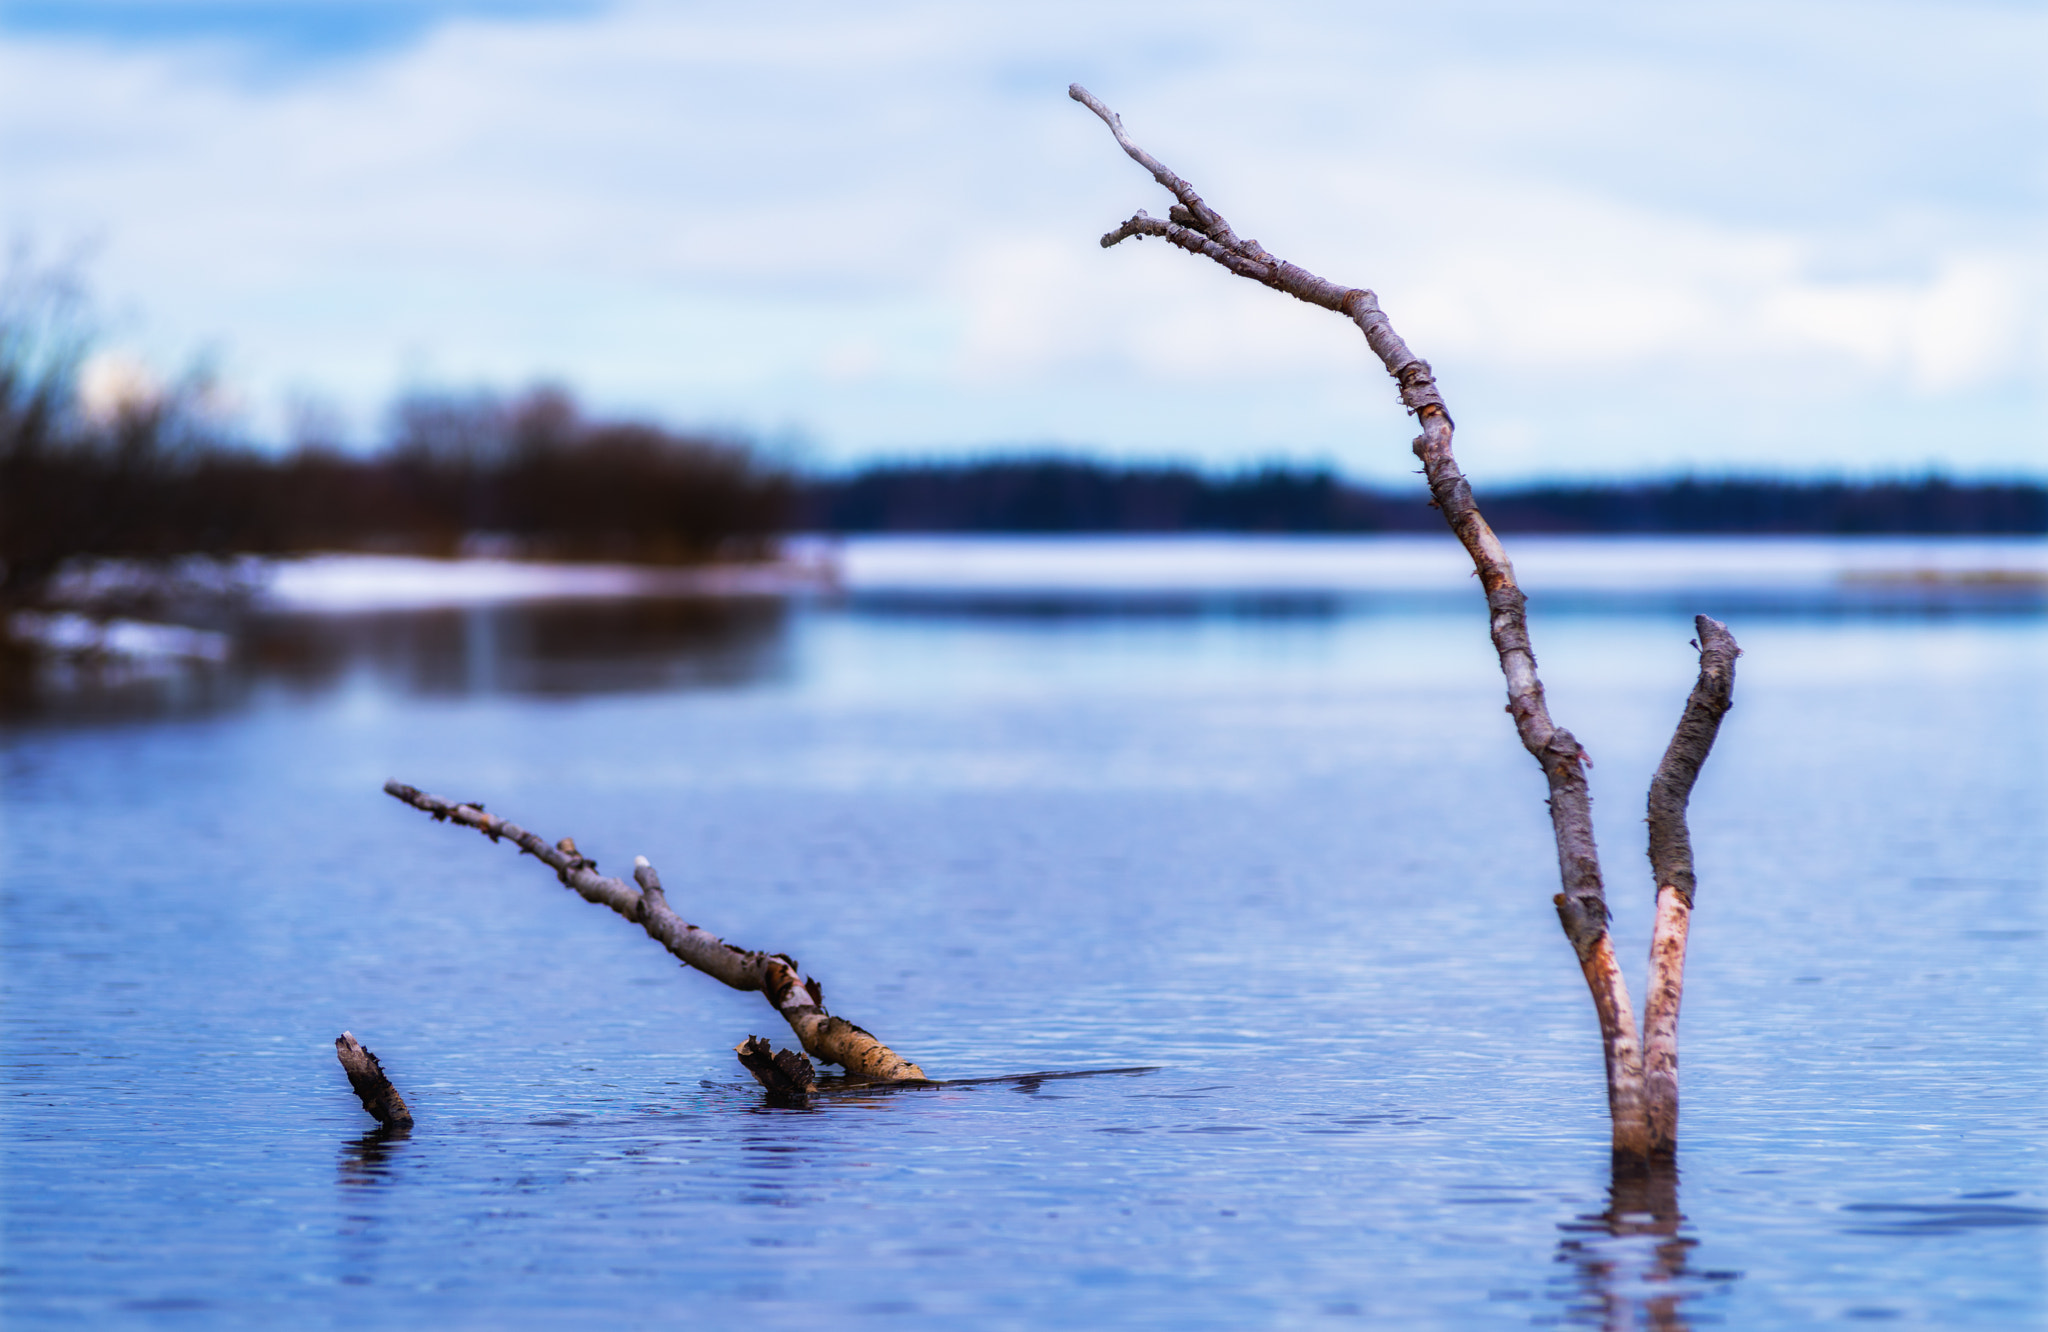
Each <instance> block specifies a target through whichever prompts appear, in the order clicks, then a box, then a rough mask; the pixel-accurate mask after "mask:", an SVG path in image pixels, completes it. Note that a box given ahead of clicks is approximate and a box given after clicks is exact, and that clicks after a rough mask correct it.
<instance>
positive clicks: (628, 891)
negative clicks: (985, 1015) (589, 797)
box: [384, 781, 927, 1082]
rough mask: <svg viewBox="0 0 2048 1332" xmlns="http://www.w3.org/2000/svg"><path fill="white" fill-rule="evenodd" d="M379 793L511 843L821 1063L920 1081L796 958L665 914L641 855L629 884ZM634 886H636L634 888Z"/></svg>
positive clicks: (434, 801)
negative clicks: (831, 1007) (755, 998)
mask: <svg viewBox="0 0 2048 1332" xmlns="http://www.w3.org/2000/svg"><path fill="white" fill-rule="evenodd" d="M384 791H385V794H387V795H390V796H393V797H395V798H396V799H399V800H403V801H404V802H405V803H406V804H408V805H411V806H412V807H413V808H415V809H420V810H424V811H426V812H427V813H429V814H431V815H433V816H434V819H435V821H436V822H445V821H453V822H455V823H460V824H463V825H464V826H466V827H470V828H475V829H476V830H477V831H478V832H481V833H482V834H483V835H484V836H486V837H488V838H490V839H491V840H492V841H494V842H496V841H499V840H505V841H509V842H511V843H512V844H513V845H514V846H516V847H518V848H519V849H520V850H521V851H522V852H524V853H525V854H527V855H530V856H532V857H534V858H535V859H537V860H539V861H540V862H541V863H542V864H544V865H546V866H548V868H550V869H552V870H554V871H555V877H556V878H557V879H559V880H561V882H562V884H563V885H564V886H565V887H568V888H570V889H573V890H574V891H575V892H576V893H578V894H579V895H581V896H582V897H583V898H584V899H585V900H586V901H590V902H595V903H597V904H598V905H600V906H607V907H610V908H611V909H612V910H613V911H616V912H618V913H619V914H620V915H621V916H624V917H625V918H626V919H627V920H630V921H632V922H633V923H634V924H636V925H639V926H640V927H641V928H642V929H644V930H646V931H647V934H648V936H649V937H650V938H652V939H654V941H655V942H657V943H659V944H660V945H661V946H662V947H664V948H666V949H668V951H669V952H671V953H673V954H674V955H675V956H676V957H677V958H679V959H681V960H682V962H683V964H684V965H685V966H688V967H692V968H694V969H695V970H698V971H701V972H703V973H704V974H705V975H707V976H710V977H711V978H712V979H714V980H718V981H722V982H724V983H725V984H727V985H730V986H731V987H732V988H733V989H735V990H759V991H760V992H761V993H762V994H763V995H764V996H766V998H767V1000H768V1002H769V1003H770V1004H772V1005H774V1007H775V1011H776V1012H778V1013H780V1014H781V1015H782V1017H783V1020H784V1021H786V1022H788V1023H789V1026H790V1030H791V1031H793V1032H795V1033H796V1038H797V1040H798V1041H799V1042H800V1043H801V1044H802V1045H803V1048H804V1049H805V1050H806V1051H807V1052H808V1053H809V1054H810V1055H811V1056H812V1057H813V1058H815V1059H817V1060H818V1061H819V1062H821V1063H826V1064H837V1065H838V1066H839V1067H841V1068H843V1069H845V1070H846V1072H847V1074H848V1076H850V1077H853V1078H857V1079H861V1080H863V1081H868V1082H923V1081H926V1080H927V1079H926V1078H925V1075H924V1070H923V1069H921V1068H919V1067H918V1066H917V1065H916V1064H913V1063H911V1062H910V1061H909V1060H908V1059H905V1058H904V1057H903V1056H901V1055H899V1054H897V1053H896V1052H895V1051H894V1050H891V1049H890V1048H889V1047H888V1046H886V1045H884V1044H882V1043H881V1042H880V1041H878V1040H876V1039H875V1038H874V1037H873V1036H872V1035H870V1034H869V1033H868V1032H867V1031H865V1030H863V1029H862V1028H860V1027H857V1026H855V1025H854V1024H853V1023H851V1022H848V1021H847V1020H846V1019H845V1018H842V1017H834V1016H832V1015H831V1014H830V1013H828V1012H826V1011H825V987H824V986H822V985H820V984H819V983H818V982H817V980H815V979H814V978H812V977H808V976H806V975H804V974H803V970H802V969H801V968H800V967H799V966H798V965H797V961H796V959H795V958H793V957H790V956H789V955H788V954H786V953H758V952H753V951H750V950H748V949H744V948H735V947H734V946H733V945H731V944H729V943H727V942H725V940H723V939H721V938H719V937H718V936H717V935H715V934H712V933H710V932H709V931H707V930H701V929H699V928H697V927H696V926H695V925H692V924H690V923H689V922H688V921H686V920H684V919H683V918H682V917H681V916H678V915H677V914H676V913H675V912H674V911H673V910H671V909H670V908H669V904H668V897H667V895H666V894H665V893H664V892H663V891H662V887H661V876H660V875H658V874H656V873H655V870H654V866H653V865H651V864H649V863H648V862H647V858H646V857H645V856H640V857H637V858H636V859H635V860H634V869H633V878H634V881H635V882H634V883H627V882H625V881H624V880H622V879H615V878H611V877H609V876H607V875H601V874H599V873H598V872H597V862H596V861H594V860H591V859H589V858H588V857H586V856H584V855H583V854H582V853H581V852H579V851H578V850H577V849H576V843H575V842H574V841H573V840H572V839H570V838H567V837H564V838H562V839H561V840H560V841H559V842H556V843H555V844H554V845H552V846H550V845H549V844H548V842H547V841H546V839H544V838H542V837H541V836H540V835H539V834H538V833H533V832H529V831H527V830H526V829H524V828H521V827H520V826H519V825H518V824H515V823H510V822H508V821H506V820H504V819H501V818H499V817H498V816H497V815H495V814H489V813H486V812H485V811H484V807H483V806H482V805H480V804H459V803H456V802H453V801H448V800H443V799H442V798H441V797H439V796H435V795H428V794H426V793H425V792H423V791H421V790H420V789H419V788H417V787H413V786H407V785H406V784H405V783H403V782H398V781H389V782H386V783H384ZM636 884H637V886H636Z"/></svg>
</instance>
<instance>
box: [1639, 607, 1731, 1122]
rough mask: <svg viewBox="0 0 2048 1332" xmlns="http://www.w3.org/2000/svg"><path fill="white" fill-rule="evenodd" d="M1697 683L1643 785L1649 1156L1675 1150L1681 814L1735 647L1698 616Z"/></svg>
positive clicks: (1686, 918)
mask: <svg viewBox="0 0 2048 1332" xmlns="http://www.w3.org/2000/svg"><path fill="white" fill-rule="evenodd" d="M1693 623H1694V625H1695V626H1696V627H1697V628H1698V629H1699V635H1700V636H1699V639H1698V640H1697V641H1698V643H1699V649H1700V678H1699V683H1697V684H1695V685H1694V686H1693V689H1692V696H1691V697H1690V698H1688V699H1686V701H1685V713H1684V715H1683V716H1681V717H1680V718H1679V720H1678V730H1677V733H1676V734H1674V735H1673V736H1672V737H1671V744H1670V747H1669V748H1667V749H1666V750H1665V751H1664V761H1663V762H1662V763H1659V764H1658V765H1657V775H1656V776H1655V777H1653V778H1651V779H1650V818H1649V822H1650V870H1651V873H1652V874H1653V875H1654V876H1655V878H1656V883H1657V926H1656V930H1655V933H1654V934H1653V935H1652V936H1651V939H1650V987H1649V989H1650V992H1649V994H1648V995H1647V996H1646V997H1645V998H1644V1000H1643V1090H1644V1094H1645V1098H1646V1100H1647V1102H1648V1105H1647V1114H1648V1117H1649V1130H1650V1146H1651V1150H1652V1151H1655V1152H1658V1153H1667V1152H1670V1151H1672V1150H1673V1149H1674V1148H1676V1146H1677V1145H1678V1005H1679V999H1680V997H1681V996H1682V994H1683V992H1684V989H1685V941H1686V934H1687V931H1688V930H1689V929H1690V927H1691V924H1692V894H1693V886H1694V884H1693V874H1692V836H1691V834H1690V833H1689V832H1688V831H1687V829H1686V826H1685V807H1686V804H1687V802H1688V801H1689V800H1690V799H1691V798H1692V784H1693V782H1694V781H1695V780H1696V779H1697V778H1698V777H1699V775H1700V765H1701V764H1703V763H1705V762H1706V761H1707V753H1708V751H1710V750H1712V749H1713V747H1714V736H1715V735H1716V734H1717V733H1718V732H1719V731H1720V729H1721V718H1722V716H1723V715H1725V714H1726V713H1727V711H1728V709H1729V707H1731V706H1732V705H1733V701H1734V698H1733V696H1734V691H1735V659H1736V658H1737V657H1739V656H1741V655H1742V649H1741V648H1739V647H1737V646H1736V645H1735V639H1734V637H1733V635H1731V634H1730V633H1729V632H1728V626H1727V625H1725V624H1722V623H1721V622H1720V621H1718V620H1710V619H1708V618H1707V617H1706V616H1704V615H1701V616H1697V617H1695V619H1694V620H1693Z"/></svg>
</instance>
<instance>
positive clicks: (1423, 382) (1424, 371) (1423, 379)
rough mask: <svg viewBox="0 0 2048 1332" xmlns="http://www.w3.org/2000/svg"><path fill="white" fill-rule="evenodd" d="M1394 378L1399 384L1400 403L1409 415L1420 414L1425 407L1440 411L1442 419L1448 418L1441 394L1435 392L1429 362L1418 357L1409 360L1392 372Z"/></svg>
mask: <svg viewBox="0 0 2048 1332" xmlns="http://www.w3.org/2000/svg"><path fill="white" fill-rule="evenodd" d="M1394 378H1395V380H1396V381H1398V382H1399V383H1400V385H1401V404H1402V405H1403V406H1405V407H1406V408H1407V409H1408V411H1409V413H1410V414H1411V415H1417V416H1419V415H1421V413H1422V412H1423V410H1424V409H1425V408H1428V409H1433V410H1435V411H1439V412H1442V413H1443V414H1444V419H1445V420H1449V419H1450V415H1451V414H1450V412H1449V411H1448V410H1447V409H1446V408H1445V407H1444V399H1443V395H1442V394H1441V393H1439V392H1437V387H1436V376H1435V374H1434V373H1433V372H1432V371H1431V370H1430V368H1429V362H1428V361H1425V360H1421V359H1420V358H1418V359H1416V360H1413V361H1409V362H1408V363H1407V364H1405V365H1403V366H1402V367H1401V368H1400V369H1398V370H1396V371H1395V372H1394Z"/></svg>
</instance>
